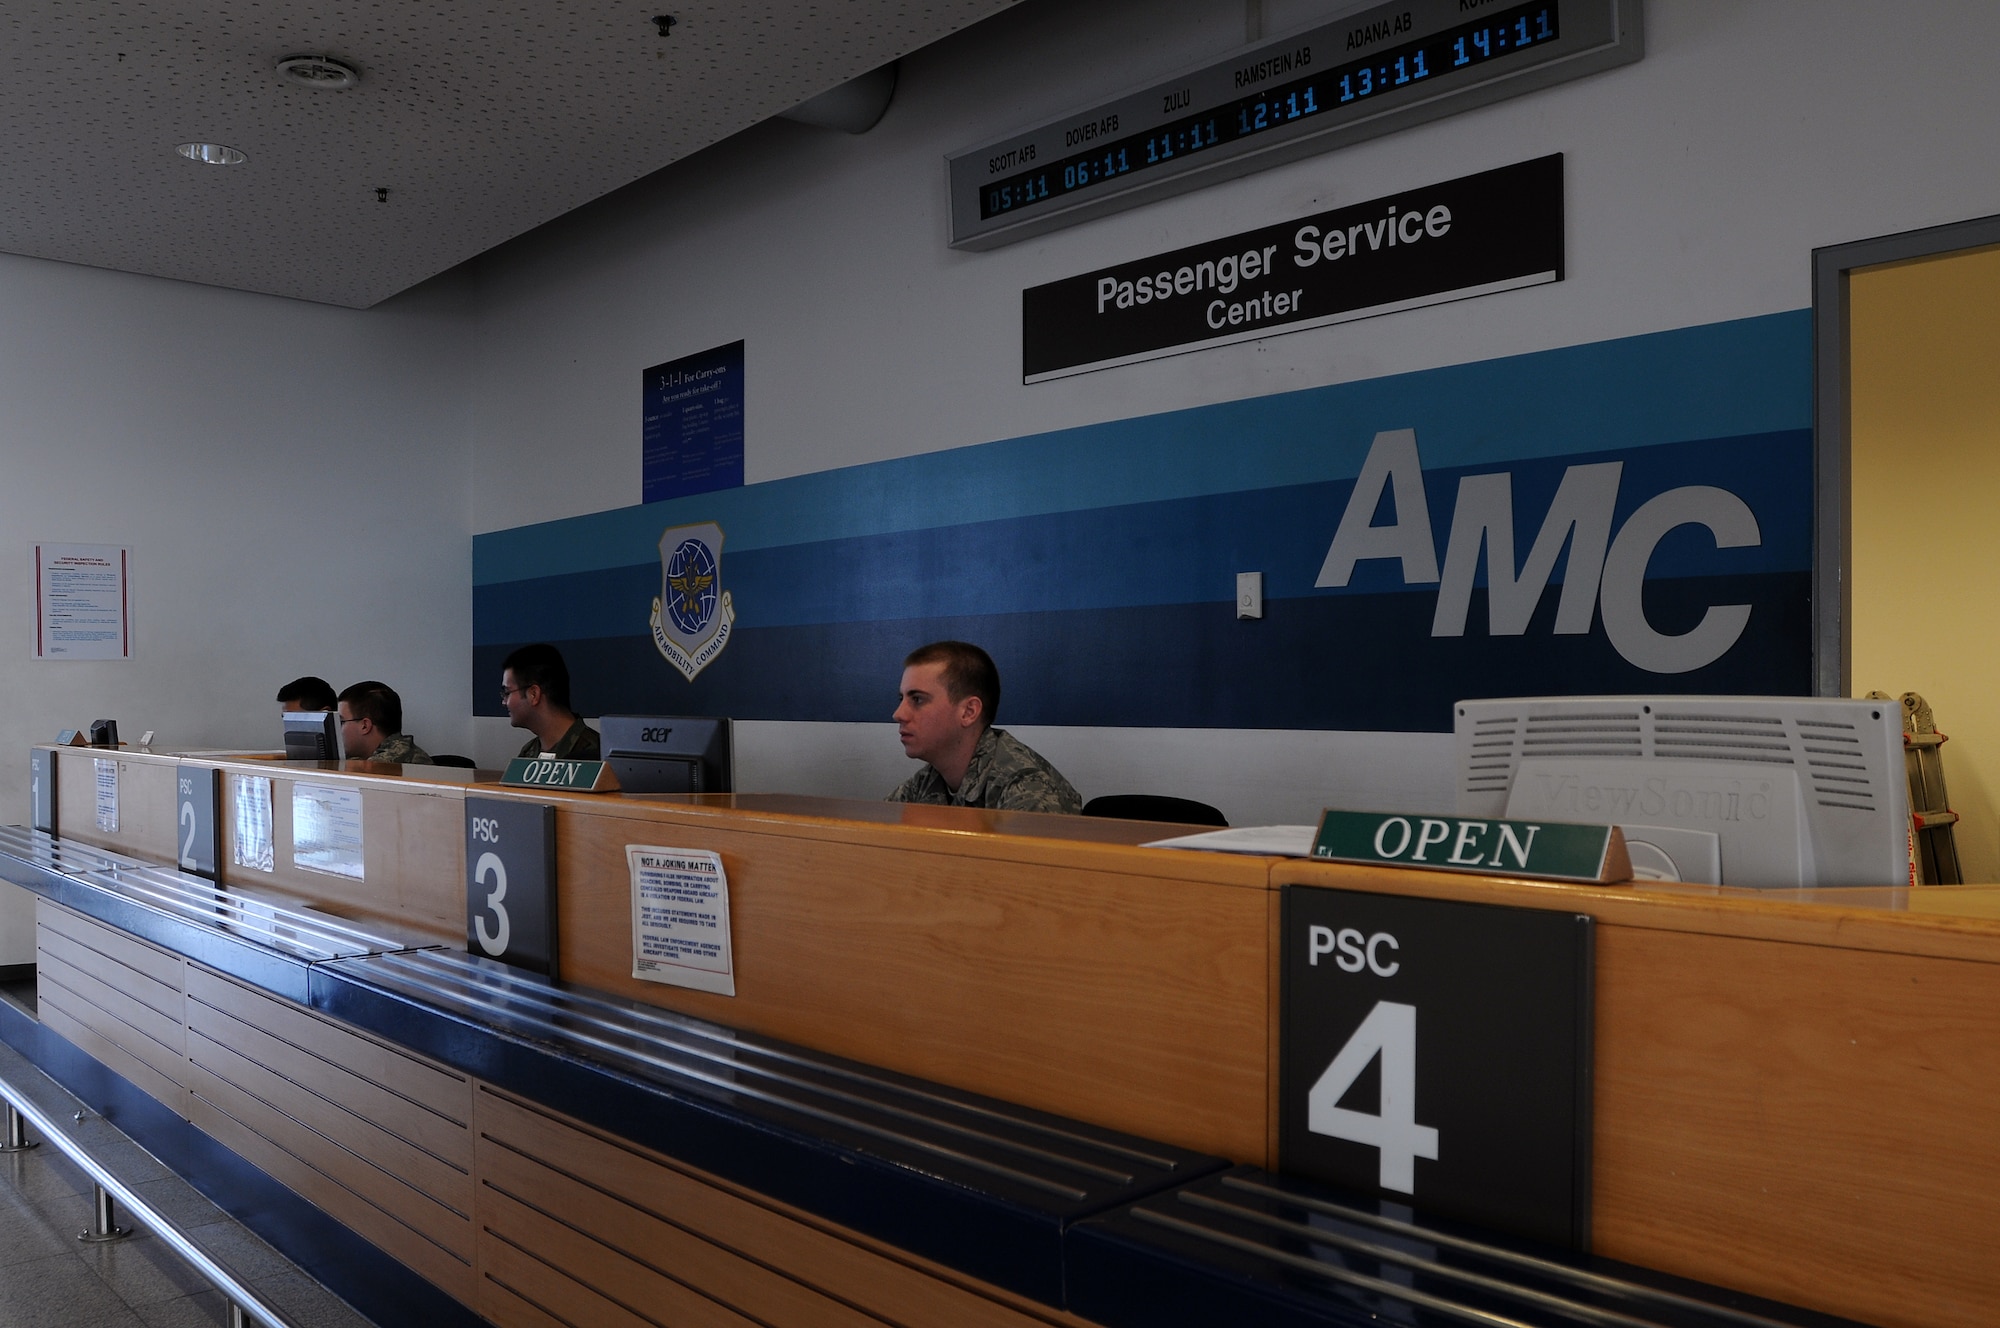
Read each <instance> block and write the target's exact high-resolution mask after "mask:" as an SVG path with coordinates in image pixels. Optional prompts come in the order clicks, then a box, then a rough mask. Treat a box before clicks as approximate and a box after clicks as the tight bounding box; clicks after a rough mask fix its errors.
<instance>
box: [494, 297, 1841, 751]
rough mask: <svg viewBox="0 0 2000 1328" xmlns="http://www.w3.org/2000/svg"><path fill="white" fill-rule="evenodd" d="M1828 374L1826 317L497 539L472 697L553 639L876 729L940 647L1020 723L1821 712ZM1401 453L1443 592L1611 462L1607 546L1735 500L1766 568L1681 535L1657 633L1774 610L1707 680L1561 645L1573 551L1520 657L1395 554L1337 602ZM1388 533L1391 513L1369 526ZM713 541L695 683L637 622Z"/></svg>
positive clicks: (1746, 549) (607, 709)
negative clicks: (1498, 704)
mask: <svg viewBox="0 0 2000 1328" xmlns="http://www.w3.org/2000/svg"><path fill="white" fill-rule="evenodd" d="M1809 350H1810V337H1809V326H1808V322H1807V315H1806V314H1805V313H1803V312H1800V313H1796V314H1783V315H1774V316H1771V317H1767V318H1758V319H1747V320H1742V321H1739V322H1733V323H1726V324H1719V325H1714V326H1709V327H1699V328H1689V329H1684V330H1681V331H1677V332H1670V333H1660V334H1655V335H1652V336H1647V337H1636V338H1629V339H1625V340H1621V341H1616V342H1607V343H1600V344H1596V345H1589V346H1581V347H1573V348H1567V349H1564V350H1558V351H1548V352H1542V353H1539V354H1535V355H1528V356H1519V357H1514V358H1511V359H1506V360H1495V361H1487V362H1483V363H1479V364H1472V365H1461V366H1454V367H1452V368H1448V369H1439V370H1432V371H1427V372H1424V373H1418V374H1406V375H1400V376H1396V377H1391V378H1384V379H1376V380H1371V381H1368V382H1364V383H1354V384H1342V385H1337V386H1334V387H1326V388H1316V389H1311V390H1308V391H1303V392H1295V393H1288V394H1283V395H1280V396H1275V397H1265V398H1257V399H1253V400H1249V401H1242V402H1230V403H1224V404H1222V405H1217V406H1208V407H1202V408H1199V409H1196V410H1187V411H1178V412H1173V413H1170V414H1166V415H1158V416H1150V417H1145V418H1141V419H1136V420H1127V421H1120V422H1118V423H1116V424H1112V425H1103V426H1093V427H1090V428H1085V429H1075V430H1066V431H1063V432H1062V433H1059V434H1051V435H1040V436H1035V437H1030V438H1022V439H1013V440H1008V441H1004V442H999V443H992V444H987V445H984V446H981V447H973V448H965V449H959V450H957V451H951V452H944V453H937V454H930V455H925V456H918V457H911V458H906V459H903V460H899V461H892V462H883V463H879V464H876V465H870V466H861V467H854V468H851V469H848V470H842V471H832V472H826V473H823V474H817V475H808V476H801V477H797V478H796V479H791V480H785V481H777V482H773V483H769V484H762V485H752V486H749V487H747V488H744V489H739V490H735V491H731V492H727V493H718V494H710V495H704V496H703V497H702V498H699V499H684V500H675V501H673V502H667V503H656V504H651V505H649V506H645V507H638V508H625V509H620V510H618V511H613V512H606V513H601V514H598V515H595V516H590V517H579V518H574V519H571V520H566V521H559V522H549V523H545V524H542V525H537V526H529V527H523V528H521V529H518V530H510V531H501V532H496V533H495V534H492V535H485V536H481V537H479V538H478V539H476V540H475V542H474V583H475V585H474V612H473V623H474V647H475V650H474V656H475V658H474V668H475V678H474V682H475V687H474V694H475V696H477V697H479V698H481V700H480V704H481V706H482V713H496V714H497V713H499V712H498V708H497V707H495V706H494V705H493V703H492V701H491V700H490V699H488V693H490V692H491V691H492V690H493V687H492V684H493V683H494V682H495V681H496V680H497V677H498V673H499V660H500V658H501V657H502V656H504V654H505V653H506V651H507V650H508V649H510V648H512V647H513V646H515V645H518V644H521V643H523V642H527V641H534V640H548V641H554V642H556V643H558V644H559V645H561V646H562V647H563V649H564V651H565V654H566V655H567V656H568V657H569V659H570V662H571V668H572V672H573V674H574V675H575V679H576V690H577V701H578V703H579V705H580V706H581V707H582V708H583V709H584V710H585V711H586V712H589V713H615V712H622V711H650V712H665V713H726V714H732V715H735V716H738V717H740V718H762V719H798V720H874V719H885V718H887V714H888V711H889V709H890V708H891V707H892V706H893V702H894V691H895V678H896V674H897V669H898V663H899V661H900V659H901V657H902V655H903V654H904V653H905V652H907V651H908V650H909V649H910V648H912V647H914V646H916V645H918V644H921V643H922V642H924V641H926V640H931V639H934V638H937V637H941V636H946V635H958V636H964V637H966V638H968V639H972V640H976V641H979V642H981V643H982V644H984V645H986V646H987V647H988V649H990V650H992V651H993V653H994V655H995V657H996V658H997V659H998V660H999V661H1000V664H1001V667H1002V671H1003V675H1004V676H1005V678H1006V681H1007V689H1006V699H1005V702H1004V705H1003V710H1002V714H1001V718H1002V721H1003V722H1012V723H1043V724H1114V725H1137V726H1147V725H1162V726H1173V727H1204V726H1222V727H1250V728H1255V727H1285V728H1300V727H1302V728H1341V729H1348V728H1352V729H1392V730H1443V729H1449V727H1450V712H1449V707H1450V703H1451V702H1452V701H1453V700H1455V699H1457V698H1459V697H1463V696H1477V695H1501V694H1513V693H1522V692H1529V693H1564V692H1577V691H1595V692H1604V691H1692V692H1726V691H1750V692H1778V693H1786V692H1789V693H1800V692H1804V691H1806V690H1807V689H1808V688H1809V685H1810V674H1811V659H1810V642H1811V625H1810V609H1809V602H1808V599H1807V594H1808V587H1809V581H1810V568H1811V554H1812V539H1811V519H1812V446H1811V435H1810V431H1809V424H1810V389H1811V371H1810V360H1809ZM1400 429H1414V430H1415V433H1416V443H1417V448H1418V451H1419V454H1420V456H1421V462H1422V484H1423V491H1424V499H1425V508H1426V509H1427V511H1428V514H1429V520H1430V526H1431V530H1432V534H1433V543H1434V544H1435V547H1436V554H1437V561H1438V564H1439V566H1440V567H1441V568H1442V567H1444V565H1445V563H1446V556H1445V555H1446V548H1447V545H1448V541H1449V539H1450V532H1451V529H1452V525H1453V522H1454V515H1455V512H1456V510H1457V503H1458V499H1459V484H1460V481H1461V480H1462V479H1464V478H1465V477H1467V476H1478V475H1488V474H1492V473H1495V472H1506V473H1507V474H1509V475H1510V476H1511V484H1512V504H1513V522H1514V550H1513V554H1514V562H1515V565H1516V567H1519V566H1520V565H1521V564H1522V563H1523V562H1524V561H1525V560H1526V559H1527V557H1528V551H1529V548H1530V547H1531V546H1532V545H1533V544H1534V542H1535V539H1536V536H1537V533H1538V532H1539V531H1540V530H1541V528H1542V524H1543V519H1544V517H1545V516H1546V515H1547V514H1548V512H1549V510H1550V504H1551V499H1552V498H1553V496H1554V495H1555V493H1556V491H1557V487H1558V485H1560V484H1561V483H1562V482H1563V479H1564V476H1565V474H1566V473H1567V472H1568V471H1569V468H1570V467H1573V466H1583V465H1594V464H1602V463H1606V462H1616V463H1618V464H1619V465H1620V467H1621V470H1620V472H1619V476H1618V480H1617V488H1616V495H1615V502H1612V503H1611V504H1610V522H1611V525H1610V529H1611V531H1612V534H1613V538H1614V541H1615V539H1616V536H1617V534H1618V533H1619V532H1620V531H1622V530H1623V529H1624V528H1625V525H1626V522H1627V519H1628V518H1629V517H1630V516H1631V514H1632V513H1633V512H1634V511H1635V510H1637V509H1638V508H1639V507H1640V506H1641V505H1642V504H1644V503H1646V502H1647V501H1648V500H1650V499H1653V498H1655V497H1657V496H1659V495H1661V494H1663V493H1666V492H1667V491H1669V490H1682V491H1683V493H1684V494H1700V495H1706V496H1705V497H1701V498H1698V499H1694V500H1691V501H1694V502H1695V505H1696V506H1697V507H1698V508H1700V510H1703V511H1711V512H1712V511H1714V510H1716V503H1717V502H1721V503H1723V504H1724V505H1725V506H1727V505H1729V504H1733V503H1736V501H1737V500H1740V506H1741V507H1743V508H1747V511H1748V513H1749V514H1750V516H1752V517H1753V518H1754V522H1755V533H1754V542H1753V543H1748V544H1746V545H1744V546H1743V547H1735V548H1725V549H1718V548H1717V547H1716V537H1715V535H1714V534H1713V533H1712V531H1711V530H1710V529H1709V528H1707V527H1705V526H1703V525H1701V524H1683V525H1680V526H1677V527H1675V528H1674V529H1672V530H1671V531H1670V532H1668V533H1667V534H1665V535H1664V537H1662V538H1660V539H1659V540H1658V542H1657V545H1656V546H1653V547H1652V552H1651V556H1650V558H1649V559H1648V560H1647V561H1646V563H1645V582H1644V587H1643V592H1642V595H1641V601H1642V603H1643V604H1644V606H1645V613H1646V621H1647V623H1648V625H1649V626H1650V628H1651V629H1652V631H1654V632H1656V633H1659V634H1662V635H1666V636H1672V635H1676V634H1678V633H1681V632H1685V631H1687V630H1689V629H1690V628H1692V627H1693V626H1694V625H1695V624H1696V623H1698V622H1700V621H1701V620H1702V616H1703V613H1704V610H1705V609H1706V608H1707V607H1708V606H1710V605H1731V604H1747V605H1750V606H1751V610H1750V616H1749V621H1748V623H1747V624H1746V626H1745V627H1744V629H1743V630H1742V632H1741V633H1740V635H1738V636H1737V637H1735V639H1734V641H1733V644H1730V645H1729V646H1728V648H1727V649H1726V650H1725V651H1723V653H1722V654H1721V655H1720V657H1719V658H1716V659H1715V660H1714V661H1713V662H1711V663H1707V664H1705V665H1704V666H1702V667H1698V668H1695V669H1692V670H1691V671H1687V672H1679V673H1660V672H1653V671H1649V670H1648V669H1646V668H1643V667H1639V666H1638V665H1637V664H1635V663H1634V662H1633V660H1634V659H1640V662H1641V663H1643V662H1644V661H1643V659H1641V658H1640V657H1641V656H1642V655H1643V652H1635V651H1633V650H1630V649H1624V648H1622V647H1618V646H1614V644H1613V642H1612V640H1611V639H1610V638H1608V637H1607V636H1606V635H1605V631H1604V627H1603V625H1602V621H1601V616H1600V615H1593V618H1592V627H1591V630H1590V631H1589V632H1588V633H1587V634H1582V635H1556V634H1554V631H1553V628H1554V619H1555V610H1556V604H1557V601H1558V598H1559V596H1560V594H1561V593H1562V592H1561V589H1560V587H1561V586H1562V585H1563V584H1564V583H1565V582H1566V581H1567V580H1568V579H1569V578H1570V577H1571V576H1572V575H1574V573H1573V572H1572V569H1571V568H1570V567H1569V556H1568V553H1567V552H1565V554H1564V556H1563V557H1562V558H1560V559H1559V560H1558V561H1557V564H1556V566H1555V568H1554V570H1553V573H1552V574H1551V576H1550V577H1549V581H1548V586H1547V588H1546V590H1545V591H1544V592H1543V593H1542V594H1541V597H1540V599H1539V601H1537V605H1536V608H1535V611H1534V614H1533V616H1532V617H1531V619H1530V621H1529V624H1528V627H1527V630H1526V632H1525V633H1524V634H1521V635H1518V636H1505V635H1502V636H1495V635H1490V634H1489V632H1488V622H1487V616H1486V604H1485V591H1484V588H1485V587H1486V585H1487V584H1488V574H1487V571H1486V567H1485V562H1484V559H1483V558H1482V560H1481V562H1480V564H1479V569H1478V573H1477V575H1476V576H1475V577H1474V578H1473V581H1472V584H1473V585H1474V587H1476V588H1475V589H1474V590H1473V594H1472V604H1471V609H1470V612H1469V613H1468V614H1467V617H1466V623H1465V628H1464V634H1463V635H1442V634H1441V635H1433V631H1434V630H1435V627H1434V622H1433V615H1434V612H1435V610H1436V606H1437V603H1438V598H1439V585H1438V583H1437V582H1436V581H1435V580H1430V581H1428V582H1427V583H1426V582H1422V581H1420V582H1418V583H1416V584H1406V583H1405V581H1404V568H1403V566H1402V564H1401V563H1400V562H1399V561H1397V560H1392V559H1380V558H1378V559H1372V560H1364V561H1362V562H1360V563H1359V564H1357V565H1356V567H1355V569H1354V574H1353V576H1352V578H1351V579H1350V581H1349V582H1348V584H1346V585H1344V586H1331V585H1330V586H1325V587H1321V586H1316V585H1315V580H1316V578H1317V577H1318V576H1319V574H1320V569H1321V563H1322V561H1323V560H1324V559H1325V557H1326V554H1327V549H1328V546H1329V544H1330V542H1331V541H1332V540H1333V538H1334V534H1335V532H1336V530H1337V529H1339V528H1340V526H1341V522H1342V517H1343V513H1344V512H1345V510H1346V507H1347V504H1348V499H1349V497H1350V495H1351V494H1352V492H1353V489H1354V486H1355V482H1356V476H1357V475H1359V474H1360V473H1361V470H1362V465H1363V462H1364V459H1365V458H1366V457H1367V456H1368V454H1369V449H1370V447H1371V445H1373V443H1374V440H1375V439H1376V437H1377V435H1378V434H1380V433H1382V432H1384V431H1389V430H1400ZM1688 486H1698V487H1697V488H1695V489H1689V488H1688ZM1718 490H1719V491H1722V492H1723V494H1724V497H1722V498H1720V499H1718V498H1716V496H1715V492H1714V491H1718ZM1726 495H1734V498H1728V497H1727V496H1726ZM1704 503H1705V504H1706V506H1705V507H1704V506H1702V504H1704ZM1405 515H1406V516H1407V514H1405ZM1396 516H1397V513H1396V512H1395V509H1394V504H1393V502H1392V501H1391V500H1390V499H1389V497H1388V496H1387V495H1385V496H1384V498H1383V500H1382V503H1381V505H1380V508H1379V510H1378V511H1377V513H1376V514H1375V516H1374V517H1373V519H1372V522H1373V524H1376V525H1382V524H1385V523H1388V522H1392V521H1394V520H1395V519H1396ZM705 520H713V521H716V522H718V523H719V524H720V525H721V527H722V529H723V532H724V537H725V545H724V548H723V551H722V552H723V558H722V577H721V580H722V588H723V589H726V590H727V591H729V593H730V595H731V598H732V601H733V603H734V606H735V612H736V615H737V617H736V623H735V629H734V636H733V637H732V639H731V640H730V642H729V644H728V646H727V648H726V649H725V650H724V651H723V653H722V654H721V655H720V656H719V657H718V658H717V659H716V660H715V662H714V663H712V664H711V665H709V667H708V668H707V669H706V670H705V671H704V672H702V673H701V674H700V676H698V677H697V678H696V679H695V680H694V681H692V682H689V681H688V680H686V679H684V678H683V677H682V676H681V675H680V674H679V673H678V672H676V671H675V670H674V669H673V668H672V667H671V666H669V665H668V664H667V662H666V661H665V660H664V659H662V658H661V657H660V655H659V653H658V651H657V650H656V649H655V648H654V646H653V642H652V639H651V637H650V635H649V631H648V627H647V616H648V613H649V611H650V608H651V604H652V599H653V597H654V596H656V595H658V594H659V593H660V582H661V569H660V561H659V553H658V548H657V544H658V541H659V538H660V534H661V532H662V531H663V530H664V529H666V528H668V527H672V526H676V525H683V524H689V523H693V522H697V521H705ZM1363 520H1366V518H1363ZM1635 547H1637V545H1636V544H1635ZM1490 551H1491V550H1490V546H1489V549H1488V552H1489V553H1490ZM1509 570H1510V575H1511V573H1512V571H1513V569H1509ZM1584 570H1585V571H1586V572H1587V573H1588V574H1589V576H1591V577H1594V576H1595V575H1596V573H1597V571H1598V565H1597V564H1596V563H1594V562H1593V563H1592V564H1591V565H1590V566H1588V567H1587V568H1585V569H1584ZM1238 571H1261V572H1263V573H1264V577H1265V597H1266V614H1267V616H1266V618H1265V619H1264V620H1262V621H1260V622H1238V621H1237V620H1236V619H1235V617H1234V614H1233V610H1232V597H1233V593H1234V585H1235V574H1236V573H1237V572H1238ZM1588 583H1589V582H1588V580H1586V581H1585V583H1584V584H1586V585H1587V584H1588ZM1604 593H1605V594H1606V595H1610V594H1612V593H1614V592H1613V591H1612V590H1611V589H1610V588H1609V587H1608V586H1607V588H1606V590H1605V591H1604ZM1627 656H1632V658H1628V657H1627Z"/></svg>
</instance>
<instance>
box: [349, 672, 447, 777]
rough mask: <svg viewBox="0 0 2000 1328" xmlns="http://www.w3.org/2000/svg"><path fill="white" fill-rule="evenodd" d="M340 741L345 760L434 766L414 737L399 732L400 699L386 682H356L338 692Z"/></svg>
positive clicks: (401, 727) (434, 763)
mask: <svg viewBox="0 0 2000 1328" xmlns="http://www.w3.org/2000/svg"><path fill="white" fill-rule="evenodd" d="M336 705H337V706H338V707H339V710H340V733H341V742H342V744H343V745H344V746H345V747H346V749H347V756H348V759H349V760H353V761H383V762H388V763H390V764H394V765H436V764H437V762H435V761H433V760H431V754H430V753H429V752H427V751H425V750H424V749H423V748H421V747H419V746H417V740H416V739H415V738H412V737H411V736H410V735H409V734H407V733H405V732H403V698H402V697H400V696H398V695H396V689H395V688H393V687H391V686H390V685H389V684H388V683H386V682H377V681H375V680H374V679H372V678H371V679H370V680H368V681H367V682H357V683H355V684H354V685H353V686H352V687H350V688H348V689H347V690H346V691H344V692H342V693H341V694H340V698H339V700H338V701H337V702H336Z"/></svg>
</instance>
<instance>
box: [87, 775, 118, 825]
mask: <svg viewBox="0 0 2000 1328" xmlns="http://www.w3.org/2000/svg"><path fill="white" fill-rule="evenodd" d="M91 764H92V765H94V766H96V767H97V779H96V788H95V791H96V794H97V797H96V802H97V828H98V830H99V832H100V833H103V834H107V835H115V834H117V833H118V762H116V761H107V760H105V759H104V758H103V757H101V756H94V757H92V758H91Z"/></svg>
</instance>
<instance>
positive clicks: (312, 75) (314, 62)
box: [278, 55, 361, 92]
mask: <svg viewBox="0 0 2000 1328" xmlns="http://www.w3.org/2000/svg"><path fill="white" fill-rule="evenodd" d="M278 75H279V77H281V78H283V79H284V80H285V81H286V82H287V83H297V84H299V85H300V86H302V87H308V88H321V89H325V90H328V91H334V92H338V91H340V90H342V89H344V88H351V87H353V86H354V85H355V84H356V83H359V82H360V81H361V71H360V70H358V69H356V68H355V67H354V66H353V65H350V64H346V63H343V62H342V61H339V60H336V59H334V58H333V57H332V56H330V55H288V56H286V57H285V58H284V59H282V60H280V61H278Z"/></svg>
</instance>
